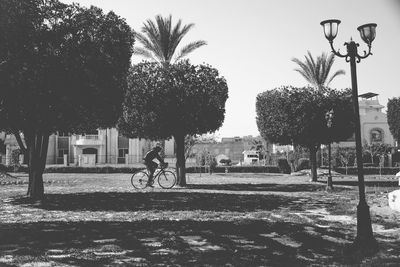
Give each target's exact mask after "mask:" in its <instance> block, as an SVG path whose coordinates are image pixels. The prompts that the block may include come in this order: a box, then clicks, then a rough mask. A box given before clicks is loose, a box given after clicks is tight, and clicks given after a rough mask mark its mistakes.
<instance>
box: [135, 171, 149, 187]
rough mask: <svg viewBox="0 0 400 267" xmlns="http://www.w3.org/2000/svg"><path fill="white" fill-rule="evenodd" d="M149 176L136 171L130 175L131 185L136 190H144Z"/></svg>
mask: <svg viewBox="0 0 400 267" xmlns="http://www.w3.org/2000/svg"><path fill="white" fill-rule="evenodd" d="M148 180H149V176H148V175H147V173H146V172H144V171H138V172H136V173H134V174H133V175H132V178H131V184H132V185H133V187H134V188H136V189H144V188H146V186H147V181H148Z"/></svg>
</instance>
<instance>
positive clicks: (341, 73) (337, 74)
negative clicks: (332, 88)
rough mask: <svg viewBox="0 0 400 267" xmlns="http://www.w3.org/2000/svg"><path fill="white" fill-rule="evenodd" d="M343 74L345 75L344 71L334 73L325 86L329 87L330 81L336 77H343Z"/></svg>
mask: <svg viewBox="0 0 400 267" xmlns="http://www.w3.org/2000/svg"><path fill="white" fill-rule="evenodd" d="M345 74H346V72H345V71H344V70H338V71H336V72H335V73H334V74H333V75H332V76H331V78H330V79H329V81H328V83H327V85H329V84H330V83H331V82H332V80H333V79H334V78H335V77H336V76H339V75H345Z"/></svg>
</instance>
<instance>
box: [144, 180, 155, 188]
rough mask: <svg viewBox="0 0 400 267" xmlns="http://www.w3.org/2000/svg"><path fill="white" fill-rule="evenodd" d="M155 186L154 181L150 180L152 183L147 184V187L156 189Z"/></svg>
mask: <svg viewBox="0 0 400 267" xmlns="http://www.w3.org/2000/svg"><path fill="white" fill-rule="evenodd" d="M153 184H154V181H151V180H150V181H148V182H147V184H146V186H148V187H154V185H153Z"/></svg>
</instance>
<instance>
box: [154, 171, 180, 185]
mask: <svg viewBox="0 0 400 267" xmlns="http://www.w3.org/2000/svg"><path fill="white" fill-rule="evenodd" d="M175 183H176V176H175V174H174V173H173V172H171V171H164V172H162V173H161V174H160V175H159V176H158V184H159V185H160V186H161V187H162V188H165V189H169V188H172V187H173V186H174V185H175Z"/></svg>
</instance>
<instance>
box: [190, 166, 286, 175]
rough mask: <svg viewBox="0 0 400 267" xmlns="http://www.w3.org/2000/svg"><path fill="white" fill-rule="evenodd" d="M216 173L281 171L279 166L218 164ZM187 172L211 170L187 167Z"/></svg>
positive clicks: (214, 170) (214, 169) (215, 169)
mask: <svg viewBox="0 0 400 267" xmlns="http://www.w3.org/2000/svg"><path fill="white" fill-rule="evenodd" d="M212 171H213V172H215V173H224V172H226V171H227V172H239V173H244V172H253V173H264V172H265V173H280V171H279V168H278V167H277V166H226V167H224V166H217V167H215V168H213V170H212ZM186 172H187V173H200V172H201V173H206V172H209V168H208V167H205V166H202V167H188V168H186Z"/></svg>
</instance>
